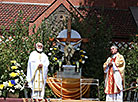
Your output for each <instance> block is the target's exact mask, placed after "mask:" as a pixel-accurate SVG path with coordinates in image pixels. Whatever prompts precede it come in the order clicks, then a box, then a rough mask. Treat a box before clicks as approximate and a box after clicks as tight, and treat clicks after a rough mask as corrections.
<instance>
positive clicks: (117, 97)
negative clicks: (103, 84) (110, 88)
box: [106, 91, 123, 102]
mask: <svg viewBox="0 0 138 102" xmlns="http://www.w3.org/2000/svg"><path fill="white" fill-rule="evenodd" d="M106 101H110V102H123V91H121V92H120V93H118V94H107V95H106Z"/></svg>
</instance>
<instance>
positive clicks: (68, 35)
mask: <svg viewBox="0 0 138 102" xmlns="http://www.w3.org/2000/svg"><path fill="white" fill-rule="evenodd" d="M57 39H58V40H59V41H61V42H66V41H69V42H77V41H79V40H82V42H88V39H87V38H71V18H69V19H68V28H67V38H57Z"/></svg>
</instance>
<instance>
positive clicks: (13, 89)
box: [0, 60, 26, 97]
mask: <svg viewBox="0 0 138 102" xmlns="http://www.w3.org/2000/svg"><path fill="white" fill-rule="evenodd" d="M9 64H10V67H8V68H7V70H5V72H4V73H3V75H2V76H1V79H0V97H10V96H11V94H14V95H16V97H18V96H19V92H21V91H22V90H23V89H24V83H25V81H26V75H25V74H24V72H23V70H22V68H21V66H20V64H19V63H17V62H16V61H15V60H12V61H11V62H10V63H9ZM10 93H11V94H10ZM12 97H13V95H12Z"/></svg>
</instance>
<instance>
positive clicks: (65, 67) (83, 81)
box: [47, 19, 99, 101]
mask: <svg viewBox="0 0 138 102" xmlns="http://www.w3.org/2000/svg"><path fill="white" fill-rule="evenodd" d="M56 41H57V45H58V46H59V48H60V50H61V52H63V56H62V58H61V59H60V60H59V61H58V63H59V64H58V65H59V66H58V67H59V69H58V71H57V72H56V74H55V75H54V76H53V77H48V78H47V85H48V86H49V88H50V89H51V90H52V93H54V95H55V96H56V97H57V99H62V100H69V99H74V100H94V101H98V100H99V79H93V78H85V77H83V76H82V69H83V64H84V63H85V60H87V59H88V57H87V56H86V55H85V54H86V52H85V51H83V50H81V49H80V45H81V42H88V39H87V38H81V36H80V35H79V33H78V32H77V31H75V30H73V29H71V19H69V20H68V29H64V30H63V31H61V32H60V33H59V35H58V36H57V39H56ZM75 54H78V56H75ZM77 57H78V58H79V59H77ZM50 98H54V97H50Z"/></svg>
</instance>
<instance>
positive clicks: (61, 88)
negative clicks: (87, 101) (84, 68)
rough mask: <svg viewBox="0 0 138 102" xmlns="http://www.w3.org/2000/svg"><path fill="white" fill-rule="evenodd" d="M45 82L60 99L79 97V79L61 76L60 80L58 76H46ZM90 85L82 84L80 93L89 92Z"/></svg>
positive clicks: (85, 93)
mask: <svg viewBox="0 0 138 102" xmlns="http://www.w3.org/2000/svg"><path fill="white" fill-rule="evenodd" d="M59 83H61V84H62V85H61V84H59ZM47 84H48V85H49V87H50V88H51V89H52V91H53V92H54V94H55V95H56V96H57V97H60V98H61V97H62V99H64V100H66V99H79V98H80V79H73V78H63V79H62V82H61V80H59V79H58V78H56V76H55V78H53V77H48V78H47ZM89 89H90V85H83V86H82V95H87V94H88V93H89Z"/></svg>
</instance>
